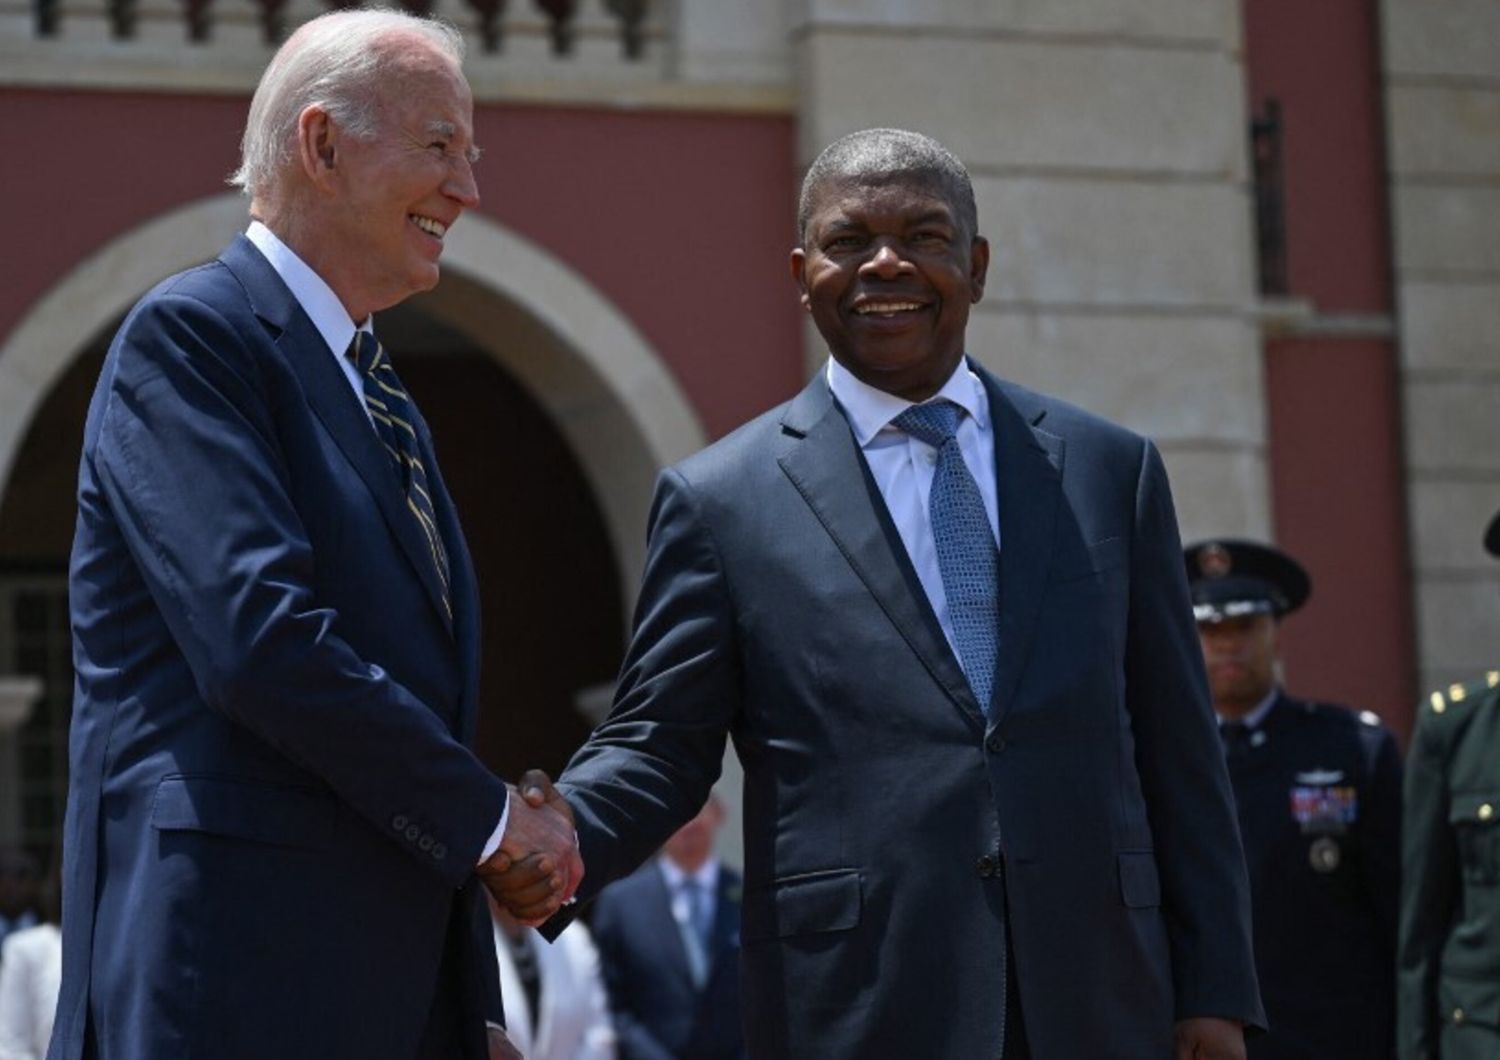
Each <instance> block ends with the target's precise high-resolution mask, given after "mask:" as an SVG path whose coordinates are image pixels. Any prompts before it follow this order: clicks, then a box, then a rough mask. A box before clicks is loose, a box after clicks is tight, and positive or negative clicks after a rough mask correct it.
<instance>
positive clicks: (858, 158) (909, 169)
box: [797, 129, 979, 240]
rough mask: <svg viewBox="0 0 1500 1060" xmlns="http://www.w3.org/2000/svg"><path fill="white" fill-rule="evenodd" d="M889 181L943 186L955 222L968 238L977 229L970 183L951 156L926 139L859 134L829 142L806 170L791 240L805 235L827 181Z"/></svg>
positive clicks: (902, 132)
mask: <svg viewBox="0 0 1500 1060" xmlns="http://www.w3.org/2000/svg"><path fill="white" fill-rule="evenodd" d="M892 177H917V178H919V179H922V180H932V181H936V182H938V183H941V184H943V185H944V186H945V187H946V188H947V190H948V191H949V193H950V194H951V195H952V196H953V206H954V208H955V209H956V210H957V211H958V221H959V223H960V224H962V225H963V226H964V229H965V230H966V231H967V232H968V234H969V235H970V236H973V235H976V234H977V233H978V230H979V209H978V207H976V206H975V205H974V184H973V182H972V181H971V180H970V179H969V171H968V170H967V169H965V168H964V164H963V163H962V162H960V161H959V160H958V157H957V156H956V155H954V153H953V152H952V151H950V150H948V149H947V148H946V147H944V146H943V145H942V144H940V143H938V142H937V141H936V140H934V139H933V138H932V137H930V136H923V135H922V134H921V133H918V132H910V131H908V130H906V129H863V130H861V131H859V132H854V133H850V134H849V135H848V136H842V137H840V138H839V139H837V140H835V141H833V143H831V144H829V145H828V146H827V147H825V148H823V153H822V154H820V155H818V157H817V158H816V159H814V160H813V164H812V165H811V166H809V167H808V168H807V176H805V177H803V178H802V193H801V194H800V195H799V196H798V197H797V238H798V239H799V240H800V239H802V238H803V236H804V235H805V234H806V232H807V222H808V220H809V219H811V217H812V207H813V198H814V196H815V194H816V193H817V191H818V189H819V188H820V187H822V185H823V184H825V183H828V182H830V181H841V180H847V181H854V182H856V183H861V184H872V183H876V182H879V181H883V180H887V179H890V178H892Z"/></svg>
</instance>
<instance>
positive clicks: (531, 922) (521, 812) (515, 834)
mask: <svg viewBox="0 0 1500 1060" xmlns="http://www.w3.org/2000/svg"><path fill="white" fill-rule="evenodd" d="M477 871H478V874H479V879H480V882H482V883H483V884H484V885H485V886H486V887H487V888H489V891H490V893H491V894H492V895H494V896H495V901H497V902H498V903H500V905H502V906H504V907H505V909H507V910H508V911H509V912H510V914H511V916H513V917H515V918H516V919H517V920H518V921H520V922H521V923H523V924H526V925H528V926H530V927H535V926H537V925H538V924H541V923H542V922H543V921H545V920H546V919H547V918H548V917H550V916H552V914H553V913H555V912H557V910H558V909H559V908H561V907H562V905H563V903H564V902H567V901H568V900H570V899H571V898H572V897H573V893H574V892H575V891H577V890H578V885H579V883H581V882H582V881H583V858H582V857H581V856H580V855H579V853H578V835H577V833H576V832H575V831H574V830H573V810H572V808H571V807H569V806H568V802H567V800H566V799H564V798H563V797H562V795H561V794H560V793H559V792H558V790H557V789H556V788H554V787H553V786H552V781H551V779H550V778H549V777H548V776H547V774H546V773H544V772H542V771H541V770H540V769H532V770H529V771H527V773H526V774H525V775H524V776H522V777H521V784H520V788H519V790H517V788H515V787H514V786H513V787H511V800H510V817H509V819H508V820H507V821H506V823H505V835H504V836H502V837H501V839H500V848H499V849H498V850H496V851H495V853H494V854H492V855H491V856H490V858H489V859H488V860H486V861H485V862H484V863H483V864H481V865H480V866H479V868H478V870H477Z"/></svg>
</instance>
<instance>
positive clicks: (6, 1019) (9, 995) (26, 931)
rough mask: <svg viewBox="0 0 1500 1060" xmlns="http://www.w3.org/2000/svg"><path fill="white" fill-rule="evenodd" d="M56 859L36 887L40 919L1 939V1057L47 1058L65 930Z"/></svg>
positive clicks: (7, 1059)
mask: <svg viewBox="0 0 1500 1060" xmlns="http://www.w3.org/2000/svg"><path fill="white" fill-rule="evenodd" d="M58 878H59V873H58V871H57V865H56V863H55V858H54V865H53V869H52V871H51V872H49V873H48V874H47V878H46V880H45V881H43V883H42V885H41V887H40V889H39V890H35V895H36V908H37V914H38V917H37V920H38V922H37V923H35V924H34V925H33V926H31V927H24V928H21V929H19V930H16V931H13V932H11V933H10V934H9V935H8V936H6V938H5V940H4V941H3V942H0V1060H42V1058H43V1057H45V1056H46V1055H47V1042H48V1040H49V1039H50V1038H51V1037H52V1020H53V1015H54V1014H55V1013H56V1011H57V990H58V986H59V985H60V984H61V982H62V932H61V931H60V930H59V929H58V923H59V916H60V912H61V910H60V908H59V893H58Z"/></svg>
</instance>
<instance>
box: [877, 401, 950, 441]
mask: <svg viewBox="0 0 1500 1060" xmlns="http://www.w3.org/2000/svg"><path fill="white" fill-rule="evenodd" d="M962 415H963V409H961V408H959V407H958V406H957V405H955V404H954V403H953V402H951V401H949V400H947V399H946V398H945V399H943V400H942V401H934V402H931V403H929V404H926V405H913V406H912V407H911V408H909V409H907V410H906V411H905V412H903V413H902V414H901V415H899V416H897V417H896V418H895V419H893V420H891V425H892V426H893V427H895V428H896V429H897V430H900V431H904V432H906V433H907V434H909V435H911V436H912V437H913V438H915V439H917V440H918V441H922V442H926V443H927V444H928V445H930V446H932V447H933V448H934V449H941V448H942V447H943V443H945V442H947V441H948V440H950V439H951V438H953V437H954V436H955V435H956V434H957V433H958V418H959V417H960V416H962Z"/></svg>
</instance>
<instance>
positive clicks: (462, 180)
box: [304, 37, 479, 321]
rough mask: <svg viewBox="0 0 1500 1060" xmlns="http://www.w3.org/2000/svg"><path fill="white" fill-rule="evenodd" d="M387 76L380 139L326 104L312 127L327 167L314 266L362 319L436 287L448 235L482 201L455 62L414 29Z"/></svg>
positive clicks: (467, 98) (464, 89) (466, 97)
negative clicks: (346, 122)
mask: <svg viewBox="0 0 1500 1060" xmlns="http://www.w3.org/2000/svg"><path fill="white" fill-rule="evenodd" d="M386 80H387V84H388V85H389V86H390V87H388V88H385V89H383V90H382V91H381V98H380V101H379V104H378V113H379V120H378V123H377V129H376V133H375V136H374V138H373V139H369V140H362V139H359V138H357V137H354V136H351V135H349V134H348V133H346V132H344V131H343V130H341V129H339V127H338V124H337V122H336V121H334V120H333V119H332V118H331V117H329V116H327V115H326V114H321V112H319V114H315V115H314V116H313V119H312V120H313V122H314V123H315V124H316V123H319V122H321V128H322V129H323V135H322V136H321V137H320V135H319V132H318V130H317V129H313V130H311V131H310V132H306V133H305V136H307V138H309V139H310V140H312V142H313V144H314V150H315V151H316V152H317V164H318V165H320V166H321V167H322V168H321V170H320V173H319V177H318V185H319V193H320V194H319V196H318V198H317V200H316V217H315V218H314V219H313V221H314V226H313V228H312V229H311V231H312V232H313V233H315V234H314V235H313V236H312V238H314V239H315V240H316V247H317V249H316V250H314V251H312V252H311V253H310V254H309V255H308V257H309V258H310V259H312V260H309V264H310V265H312V266H313V268H314V269H316V270H317V271H318V273H319V274H320V275H321V276H322V277H323V278H324V279H325V280H326V281H328V283H329V286H331V287H332V288H333V289H334V291H335V292H337V293H338V295H339V297H340V299H341V300H342V301H343V303H344V306H345V308H346V309H348V310H349V315H350V317H351V318H353V319H354V320H356V321H358V320H363V319H364V317H365V316H367V315H368V314H369V313H371V312H374V311H376V310H379V309H385V308H387V307H389V306H392V305H395V304H396V303H397V302H399V301H401V300H402V299H404V298H406V297H407V296H408V295H411V294H414V293H415V292H417V291H425V290H428V289H430V288H431V287H433V286H434V285H435V284H436V283H437V281H438V259H439V258H440V257H441V256H442V253H443V237H444V236H445V235H446V234H447V231H448V229H449V228H450V227H452V225H453V223H454V222H455V221H457V220H458V218H459V215H460V214H462V213H463V211H464V210H466V209H469V208H472V207H474V206H477V205H478V203H479V192H478V189H477V187H476V185H475V183H474V172H473V169H472V165H473V162H474V161H475V160H476V158H477V151H476V149H475V148H474V146H473V123H474V117H473V115H474V104H473V99H472V97H471V95H470V92H469V86H468V84H467V82H465V80H464V78H463V74H462V73H461V72H460V71H459V69H458V68H457V66H456V65H455V64H454V63H453V61H452V60H451V59H449V58H448V57H447V56H445V55H443V54H442V53H441V52H439V51H438V50H437V49H436V48H435V47H433V46H432V45H431V44H430V43H428V42H426V41H424V40H422V39H421V38H415V37H414V38H412V40H411V43H410V45H409V47H407V48H406V49H405V50H404V51H403V52H402V55H401V58H400V60H399V61H398V63H397V68H396V70H395V71H393V73H392V76H390V77H388V78H387V79H386ZM314 111H316V108H309V113H311V112H314ZM308 120H309V119H308V114H307V113H305V114H304V124H306V123H307V121H308Z"/></svg>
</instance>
